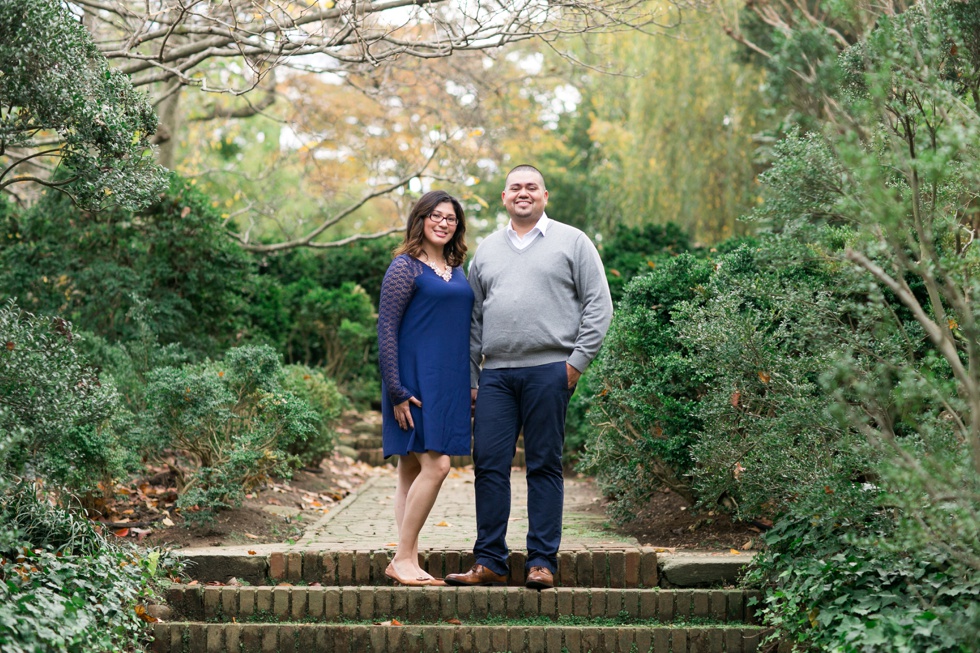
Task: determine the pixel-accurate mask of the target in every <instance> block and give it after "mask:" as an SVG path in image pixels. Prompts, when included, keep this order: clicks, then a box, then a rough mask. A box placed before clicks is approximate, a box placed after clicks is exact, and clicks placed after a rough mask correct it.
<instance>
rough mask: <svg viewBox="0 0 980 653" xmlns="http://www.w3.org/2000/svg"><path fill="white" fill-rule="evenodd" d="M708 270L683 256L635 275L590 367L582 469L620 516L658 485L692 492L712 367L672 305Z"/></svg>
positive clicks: (691, 293) (696, 293)
mask: <svg viewBox="0 0 980 653" xmlns="http://www.w3.org/2000/svg"><path fill="white" fill-rule="evenodd" d="M712 268H713V264H712V263H710V262H709V261H705V260H699V259H696V258H695V257H693V256H691V255H690V254H681V255H680V256H677V257H676V258H673V259H670V260H668V261H666V262H664V264H663V265H661V266H658V267H657V268H656V269H654V270H653V271H652V272H650V273H649V274H646V275H642V276H639V277H636V278H635V279H633V281H632V282H631V283H630V284H629V285H628V286H627V288H626V292H625V294H624V296H623V299H622V301H621V302H620V303H619V306H618V308H617V310H616V312H615V314H614V317H613V322H612V325H611V326H610V329H609V333H608V334H607V336H606V339H605V342H604V344H603V348H602V351H601V352H600V353H599V356H598V357H597V359H596V361H595V362H594V363H593V365H592V366H591V367H590V370H589V374H590V375H592V376H593V377H594V379H593V380H592V381H591V382H590V383H592V384H593V388H594V389H595V391H596V394H595V397H594V399H593V401H592V406H591V407H590V410H589V421H590V422H591V424H592V426H593V428H594V430H595V432H594V434H593V437H592V438H591V439H590V440H589V441H588V442H587V445H586V451H585V455H584V457H583V460H582V463H581V468H582V469H583V470H584V471H586V472H588V473H592V474H595V475H596V477H597V479H598V481H599V483H600V486H601V487H602V488H603V489H604V491H606V492H607V493H609V494H611V495H612V496H614V497H615V498H616V499H617V502H616V504H614V505H615V511H616V514H617V515H619V516H622V517H624V518H625V517H628V516H629V515H635V514H636V512H637V510H636V509H637V508H638V507H639V506H640V505H642V503H643V502H644V501H645V500H646V499H647V498H648V497H649V496H650V494H651V493H652V492H655V491H656V490H657V489H659V488H660V487H662V486H663V485H667V486H669V487H670V488H672V489H674V490H675V491H677V492H679V493H680V494H681V495H683V496H686V497H689V498H693V495H692V494H691V491H690V478H689V474H690V472H691V468H692V465H693V460H692V459H691V455H690V445H691V443H692V441H693V438H694V433H695V432H696V431H697V429H698V428H699V427H700V420H699V418H698V416H697V414H696V409H697V401H698V400H699V398H700V396H701V394H702V392H703V387H704V384H705V382H706V381H707V380H708V378H709V377H710V375H711V374H712V372H711V370H708V369H706V368H704V367H703V366H701V365H699V364H698V361H697V360H696V359H695V358H694V356H693V353H692V352H691V350H690V349H689V348H687V347H686V346H685V345H684V343H683V342H682V341H681V339H680V338H679V333H678V327H677V325H675V324H674V323H673V321H672V319H671V311H672V310H673V308H674V307H675V305H677V304H678V303H680V302H681V301H684V300H690V299H695V298H698V297H701V296H703V295H704V293H705V288H704V284H706V283H707V282H708V279H709V278H710V275H711V270H712Z"/></svg>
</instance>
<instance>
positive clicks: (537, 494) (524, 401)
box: [446, 165, 612, 589]
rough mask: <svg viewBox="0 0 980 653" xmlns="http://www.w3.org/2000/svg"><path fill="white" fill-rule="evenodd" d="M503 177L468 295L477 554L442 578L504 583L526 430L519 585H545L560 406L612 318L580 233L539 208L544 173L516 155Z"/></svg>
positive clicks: (544, 198) (558, 474)
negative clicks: (506, 218)
mask: <svg viewBox="0 0 980 653" xmlns="http://www.w3.org/2000/svg"><path fill="white" fill-rule="evenodd" d="M504 186H505V187H504V191H503V193H501V199H502V200H503V203H504V208H505V209H506V210H507V213H508V214H509V215H510V224H509V225H508V227H507V229H506V230H503V231H497V232H495V233H493V234H491V235H490V236H488V237H487V238H486V240H484V241H483V243H482V244H481V245H480V248H479V249H478V250H477V252H476V255H475V256H474V257H473V262H472V264H471V265H470V273H469V282H470V286H471V287H472V288H473V293H474V294H475V298H476V301H475V304H474V306H473V321H472V329H471V332H470V355H471V373H472V379H471V385H472V388H473V390H472V393H473V400H474V403H475V411H476V412H475V418H474V436H473V461H474V466H475V470H476V486H475V489H476V523H477V540H476V545H475V546H474V548H473V553H474V555H475V558H476V564H474V565H473V567H472V568H471V569H470V570H469V571H468V572H465V573H460V574H449V575H448V576H447V577H446V583H448V584H450V585H502V584H504V583H505V582H506V580H507V573H508V569H507V558H508V553H509V550H508V548H507V542H506V535H507V523H508V521H509V518H510V465H511V461H512V459H513V456H514V451H515V448H516V446H517V437H518V435H519V434H520V433H521V430H522V429H523V432H524V453H525V459H526V461H527V503H528V506H527V508H528V522H529V529H528V534H527V573H526V578H527V583H526V584H527V587H529V588H533V589H544V588H550V587H554V574H555V571H556V570H557V567H558V546H559V544H560V542H561V522H562V504H563V500H564V481H563V479H562V462H561V454H562V446H563V444H564V439H565V412H566V409H567V408H568V400H569V399H570V398H571V396H572V392H574V390H575V384H576V383H577V382H578V379H579V377H580V376H581V375H582V372H583V371H584V370H585V368H586V366H588V364H589V363H590V362H591V361H592V359H593V358H595V355H596V353H597V352H598V351H599V346H600V345H601V344H602V339H603V337H604V336H605V334H606V330H607V329H608V328H609V322H610V320H611V318H612V300H611V299H610V296H609V285H608V284H607V282H606V275H605V272H604V270H603V267H602V261H601V260H600V259H599V253H598V252H597V251H596V248H595V246H594V245H593V244H592V242H591V241H590V240H589V238H588V237H587V236H586V235H585V234H584V233H582V232H581V231H579V230H578V229H576V228H574V227H571V226H568V225H566V224H562V223H560V222H556V221H554V220H551V219H550V218H548V216H547V215H545V212H544V209H545V206H546V205H547V204H548V191H547V189H546V188H545V183H544V177H543V176H542V174H541V173H540V172H539V171H538V170H537V169H536V168H534V167H533V166H529V165H520V166H517V167H516V168H514V169H513V170H511V171H510V173H509V174H508V175H507V180H506V182H505V185H504ZM481 360H482V368H483V369H482V371H481V370H480V363H481ZM477 387H478V389H477Z"/></svg>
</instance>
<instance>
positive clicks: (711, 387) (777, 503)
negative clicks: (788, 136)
mask: <svg viewBox="0 0 980 653" xmlns="http://www.w3.org/2000/svg"><path fill="white" fill-rule="evenodd" d="M854 284H855V282H854V275H853V274H851V273H845V272H844V271H842V270H839V269H837V270H835V264H833V263H832V262H831V261H830V260H828V259H826V258H825V257H824V256H822V255H819V254H818V253H817V252H815V251H814V248H811V247H810V246H807V245H804V244H801V243H799V242H797V241H795V240H793V239H789V238H769V239H766V240H764V241H762V242H761V243H760V245H759V246H758V247H742V248H740V249H737V250H735V251H734V252H732V253H730V254H728V255H726V256H724V257H722V258H720V259H719V262H718V269H717V271H716V272H715V273H714V274H713V276H712V279H711V281H710V283H709V284H708V294H709V296H710V299H709V300H708V301H705V302H695V303H687V304H682V305H680V306H678V307H676V308H675V310H674V313H673V316H674V320H675V324H676V325H677V327H678V330H679V332H680V338H681V341H682V342H683V343H684V345H685V346H686V347H687V348H688V349H689V350H690V351H693V352H696V353H697V359H698V362H699V363H700V364H701V365H703V366H704V367H705V368H707V369H710V370H711V371H712V377H711V379H710V380H709V381H708V382H707V383H706V385H705V388H704V394H703V396H702V397H701V398H700V400H699V402H698V408H697V414H698V417H699V418H700V424H701V426H700V428H699V429H698V430H697V433H696V436H695V438H694V439H693V440H692V443H691V448H690V454H691V456H692V458H693V459H694V460H695V461H696V466H695V469H694V471H693V477H694V482H693V487H694V491H695V495H696V497H697V498H698V500H699V501H700V502H702V503H705V504H708V505H714V504H715V503H717V502H719V501H721V502H723V503H726V504H728V505H729V506H730V507H737V511H738V513H739V515H740V516H742V517H750V518H751V517H758V516H766V517H770V518H772V517H776V516H778V515H779V514H782V513H783V512H784V511H785V510H786V509H787V508H788V507H789V506H790V505H791V504H793V503H794V502H796V501H798V500H799V497H800V496H805V495H808V494H813V493H818V494H823V493H827V492H834V491H837V490H838V489H839V488H840V487H841V486H844V487H849V486H850V485H852V484H853V482H854V481H853V479H856V478H861V477H863V476H866V475H867V474H869V473H870V471H871V469H872V468H873V459H874V458H875V456H873V455H872V453H871V452H870V451H869V450H868V446H867V443H866V442H865V439H864V436H863V435H862V434H861V433H860V432H859V431H857V430H856V429H853V428H851V427H849V426H847V425H844V424H842V423H841V422H840V421H839V420H838V419H837V417H836V416H835V414H834V412H833V410H832V407H833V403H834V400H833V398H832V396H831V394H830V393H829V392H827V391H825V389H824V388H823V387H822V386H821V383H820V377H821V374H822V373H823V372H824V371H825V370H827V369H828V368H829V367H830V366H832V365H833V364H834V362H835V360H837V359H838V358H839V357H841V356H843V354H844V352H845V351H846V348H847V347H848V346H849V344H853V343H860V344H863V345H868V347H869V351H868V352H867V355H873V354H875V353H878V354H880V353H882V348H881V347H880V346H879V345H877V344H875V343H874V342H873V338H871V337H869V336H868V331H869V330H874V329H876V328H877V326H878V325H879V324H880V323H878V322H876V321H872V320H862V319H859V318H858V317H857V316H856V315H854V314H853V313H851V314H849V313H848V311H847V306H848V305H849V303H850V300H849V294H850V293H854V294H855V295H858V296H861V295H863V293H859V292H858V291H857V290H856V289H855V288H854ZM856 301H861V300H856ZM868 317H871V316H870V315H869V316H868ZM874 317H878V316H877V315H874ZM855 362H856V363H858V364H860V363H861V362H862V361H860V360H858V361H855Z"/></svg>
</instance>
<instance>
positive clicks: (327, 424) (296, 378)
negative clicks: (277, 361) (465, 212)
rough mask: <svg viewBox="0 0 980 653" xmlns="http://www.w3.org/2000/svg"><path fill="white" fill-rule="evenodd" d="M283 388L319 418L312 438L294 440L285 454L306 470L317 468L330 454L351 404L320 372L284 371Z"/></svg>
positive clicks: (292, 368)
mask: <svg viewBox="0 0 980 653" xmlns="http://www.w3.org/2000/svg"><path fill="white" fill-rule="evenodd" d="M284 371H285V374H284V376H283V387H284V388H285V389H286V390H288V391H289V392H291V393H293V394H294V395H295V396H296V397H298V398H300V399H302V400H303V401H305V402H306V403H308V404H309V405H310V408H311V409H312V410H313V412H314V413H316V415H317V417H318V418H319V428H318V430H317V432H316V434H315V435H313V436H311V437H308V438H305V439H302V440H295V441H294V442H293V443H292V444H290V445H289V447H287V449H286V451H287V452H288V453H289V454H290V455H293V456H296V457H297V458H299V460H300V462H301V463H302V464H303V465H304V466H306V467H317V466H318V465H319V464H320V461H321V460H323V459H324V458H325V457H326V456H329V455H330V454H331V452H333V449H334V445H335V444H336V442H337V431H336V428H337V424H338V423H339V422H340V416H341V414H342V413H343V411H344V409H345V408H347V407H349V405H350V402H349V401H348V400H347V398H346V397H345V396H344V395H343V394H341V392H340V390H339V389H338V388H337V384H336V383H335V382H334V381H333V379H330V378H329V377H327V376H326V375H325V374H324V373H323V372H321V371H319V370H315V369H313V368H310V367H306V366H305V365H287V366H286V367H285V368H284Z"/></svg>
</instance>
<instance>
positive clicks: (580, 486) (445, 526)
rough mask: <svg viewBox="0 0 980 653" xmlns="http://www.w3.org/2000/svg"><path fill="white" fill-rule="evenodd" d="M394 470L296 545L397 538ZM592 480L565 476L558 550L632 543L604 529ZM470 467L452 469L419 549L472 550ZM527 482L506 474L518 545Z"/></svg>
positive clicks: (372, 543) (364, 543)
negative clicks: (508, 481)
mask: <svg viewBox="0 0 980 653" xmlns="http://www.w3.org/2000/svg"><path fill="white" fill-rule="evenodd" d="M395 480H396V478H395V470H394V469H393V468H379V470H378V474H377V475H376V476H374V477H372V478H370V479H368V480H367V481H366V482H365V483H364V484H363V485H362V486H361V487H360V488H358V489H357V491H356V492H354V494H352V495H351V496H350V497H348V498H347V499H345V500H344V501H343V502H342V503H341V504H339V505H338V506H337V507H335V508H334V509H333V510H331V511H330V512H329V513H327V514H326V515H324V516H323V518H321V519H320V520H319V521H318V522H317V523H315V524H313V526H312V527H310V528H309V529H308V530H307V532H306V534H305V536H304V537H303V538H302V539H301V540H300V541H299V542H297V543H296V546H297V547H299V548H304V549H308V548H316V549H324V550H327V549H351V550H353V549H380V548H384V547H387V546H393V545H394V544H395V542H396V541H397V539H398V536H397V531H396V528H395V514H394V495H395ZM598 499H599V498H598V494H597V492H596V489H595V484H594V483H593V482H592V481H591V480H588V479H566V480H565V506H564V519H563V524H564V525H563V529H562V546H561V548H562V550H577V549H582V548H589V549H597V548H611V549H622V548H624V547H635V546H638V543H637V541H636V540H635V539H633V538H627V537H623V536H621V535H617V534H616V533H612V532H608V531H605V530H604V528H603V525H604V524H605V522H606V521H607V519H606V517H605V516H604V515H603V514H602V513H601V512H599V511H596V510H595V509H594V507H593V506H594V504H595V503H597V502H598ZM475 505H476V504H475V496H474V488H473V471H472V470H471V469H453V470H452V471H451V472H450V473H449V477H448V478H447V479H446V481H445V483H444V484H443V487H442V491H441V492H440V493H439V498H438V499H437V501H436V505H435V506H434V507H433V509H432V513H431V514H430V515H429V520H428V521H427V522H426V525H425V528H423V529H422V533H421V535H420V537H419V548H420V549H461V550H466V549H472V547H473V541H474V538H475V537H476V512H475V509H474V506H475ZM527 528H528V525H527V483H526V482H525V476H524V470H523V469H517V468H515V469H514V470H513V472H512V474H511V517H510V525H509V527H508V529H507V531H508V532H507V541H508V544H509V545H510V548H512V549H523V548H524V545H525V538H526V536H527Z"/></svg>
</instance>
